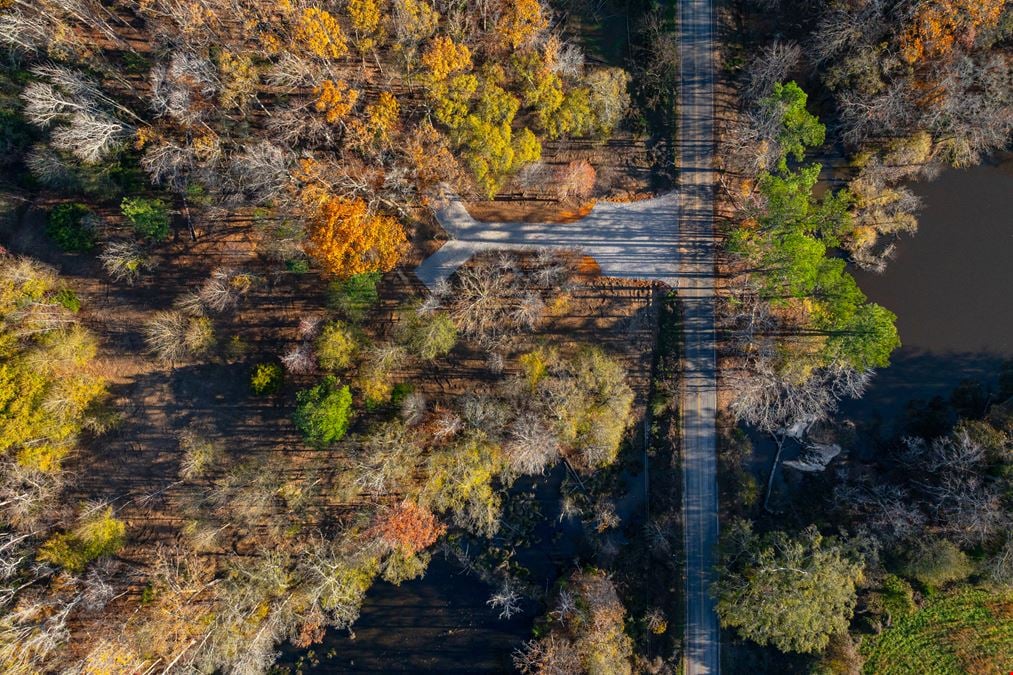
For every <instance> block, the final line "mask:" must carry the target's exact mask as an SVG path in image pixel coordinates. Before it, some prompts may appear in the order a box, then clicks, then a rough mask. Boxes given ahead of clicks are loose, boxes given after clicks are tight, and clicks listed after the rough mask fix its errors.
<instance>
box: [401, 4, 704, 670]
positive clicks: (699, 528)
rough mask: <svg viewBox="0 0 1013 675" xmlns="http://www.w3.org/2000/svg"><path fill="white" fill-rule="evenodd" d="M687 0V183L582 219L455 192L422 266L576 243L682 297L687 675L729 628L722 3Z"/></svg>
mask: <svg viewBox="0 0 1013 675" xmlns="http://www.w3.org/2000/svg"><path fill="white" fill-rule="evenodd" d="M712 2H713V0H679V32H680V36H679V37H680V41H679V58H680V64H681V85H680V89H679V101H678V115H679V120H678V134H679V137H678V165H679V186H678V189H677V190H676V191H675V192H673V193H669V194H666V195H662V196H660V197H657V198H655V199H650V200H645V201H640V202H633V203H628V204H618V203H607V202H604V203H599V204H598V205H597V206H596V207H595V208H594V210H592V212H591V213H590V214H588V216H587V217H585V218H583V219H581V220H579V221H576V222H573V223H509V222H508V223H497V222H491V223H490V222H477V221H476V220H475V219H474V218H472V217H471V215H470V214H469V213H468V211H467V209H466V208H465V207H464V204H462V203H461V202H460V200H458V199H457V198H456V197H455V196H453V195H448V196H445V197H444V198H443V200H442V203H441V204H440V205H439V206H438V208H437V209H436V218H437V220H438V221H439V223H440V225H441V226H442V227H443V229H444V230H445V231H446V232H447V233H448V234H449V235H450V237H451V239H450V241H448V242H446V243H445V244H444V245H443V247H442V248H441V249H440V250H439V251H437V252H436V253H434V254H433V255H431V256H429V257H428V258H427V259H426V260H424V261H423V262H422V264H421V265H419V267H418V268H416V275H417V276H418V278H419V279H420V280H421V281H422V282H423V283H425V284H426V285H427V286H428V287H429V288H435V286H436V285H437V284H439V283H440V282H441V281H443V280H445V279H447V278H448V277H449V276H450V275H451V274H453V273H454V271H455V270H456V269H457V268H458V267H460V266H461V265H462V264H464V263H465V262H467V261H468V259H469V258H471V256H473V255H474V254H475V253H478V252H480V251H487V250H490V249H492V250H496V249H538V248H545V247H548V248H552V247H562V248H575V249H580V250H582V251H583V252H584V253H586V254H587V255H590V256H592V257H594V258H595V260H596V261H597V262H598V264H599V266H600V268H601V272H602V274H603V275H605V276H611V277H625V278H637V279H657V280H659V281H664V282H666V283H668V284H669V285H670V286H671V287H673V288H677V289H678V294H679V296H680V298H681V300H682V306H683V340H684V354H683V385H682V386H683V391H682V406H681V414H682V474H683V513H684V518H683V534H684V544H685V557H686V564H685V574H686V588H685V595H686V602H685V605H686V629H685V638H686V641H685V663H684V666H685V668H684V672H685V674H686V675H698V674H703V673H711V674H712V673H718V672H720V658H719V657H720V630H719V626H718V620H717V615H716V614H715V612H714V601H713V599H712V598H711V597H710V594H709V592H708V589H709V587H710V584H711V582H712V581H713V570H714V564H715V562H716V549H717V543H718V495H717V458H716V456H715V453H716V440H717V439H716V428H715V413H716V407H717V401H716V398H717V396H716V392H717V386H716V378H717V363H716V356H715V337H714V273H715V268H714V249H715V239H714V190H715V188H714V186H715V179H716V174H715V171H714V78H715V71H714V54H715V43H714V7H713V4H712Z"/></svg>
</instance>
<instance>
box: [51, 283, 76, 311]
mask: <svg viewBox="0 0 1013 675" xmlns="http://www.w3.org/2000/svg"><path fill="white" fill-rule="evenodd" d="M53 300H55V301H56V302H57V303H58V304H60V305H61V306H63V308H64V309H69V310H70V311H71V312H74V313H75V314H76V313H77V312H80V311H81V301H80V300H79V299H78V297H77V293H75V292H74V291H72V290H71V289H69V288H61V289H60V290H58V291H57V292H56V293H53Z"/></svg>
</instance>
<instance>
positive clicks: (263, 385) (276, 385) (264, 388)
mask: <svg viewBox="0 0 1013 675" xmlns="http://www.w3.org/2000/svg"><path fill="white" fill-rule="evenodd" d="M282 378H283V374H282V370H281V366H280V365H278V364H277V363H274V362H269V363H258V364H257V365H255V366H254V367H253V373H251V374H250V391H252V392H253V393H254V394H256V395H257V396H265V395H268V394H275V393H277V392H278V390H279V389H280V388H281V382H282Z"/></svg>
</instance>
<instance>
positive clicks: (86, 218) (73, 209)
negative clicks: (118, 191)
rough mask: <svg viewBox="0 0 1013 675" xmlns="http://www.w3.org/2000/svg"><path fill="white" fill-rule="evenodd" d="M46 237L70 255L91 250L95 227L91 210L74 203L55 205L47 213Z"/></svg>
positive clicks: (93, 242)
mask: <svg viewBox="0 0 1013 675" xmlns="http://www.w3.org/2000/svg"><path fill="white" fill-rule="evenodd" d="M46 236H48V237H49V238H50V239H52V240H53V242H55V243H56V245H57V246H59V247H60V248H61V249H63V250H64V251H67V252H70V253H82V252H87V251H90V250H92V249H93V248H95V227H94V216H93V214H92V212H91V209H89V208H88V207H87V206H85V205H84V204H79V203H76V202H75V203H68V204H58V205H56V206H55V207H53V210H52V211H50V212H49V219H48V221H47V223H46Z"/></svg>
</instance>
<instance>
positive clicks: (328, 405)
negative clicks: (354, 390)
mask: <svg viewBox="0 0 1013 675" xmlns="http://www.w3.org/2000/svg"><path fill="white" fill-rule="evenodd" d="M296 399H297V401H298V402H299V407H298V408H296V411H295V416H294V418H293V421H294V422H295V425H296V427H297V428H298V429H299V431H301V432H302V434H303V436H304V437H305V438H306V440H307V441H309V442H310V443H313V444H314V445H327V444H328V443H333V442H335V441H339V440H341V439H342V438H344V436H345V432H347V431H348V424H349V421H350V419H351V416H352V394H351V392H350V391H349V390H348V387H347V386H339V383H338V380H337V378H335V377H333V376H331V375H329V376H327V377H325V378H324V380H323V381H322V382H321V383H320V384H318V385H317V386H315V387H312V388H310V389H304V390H302V391H300V392H299V394H298V395H297V396H296Z"/></svg>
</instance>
